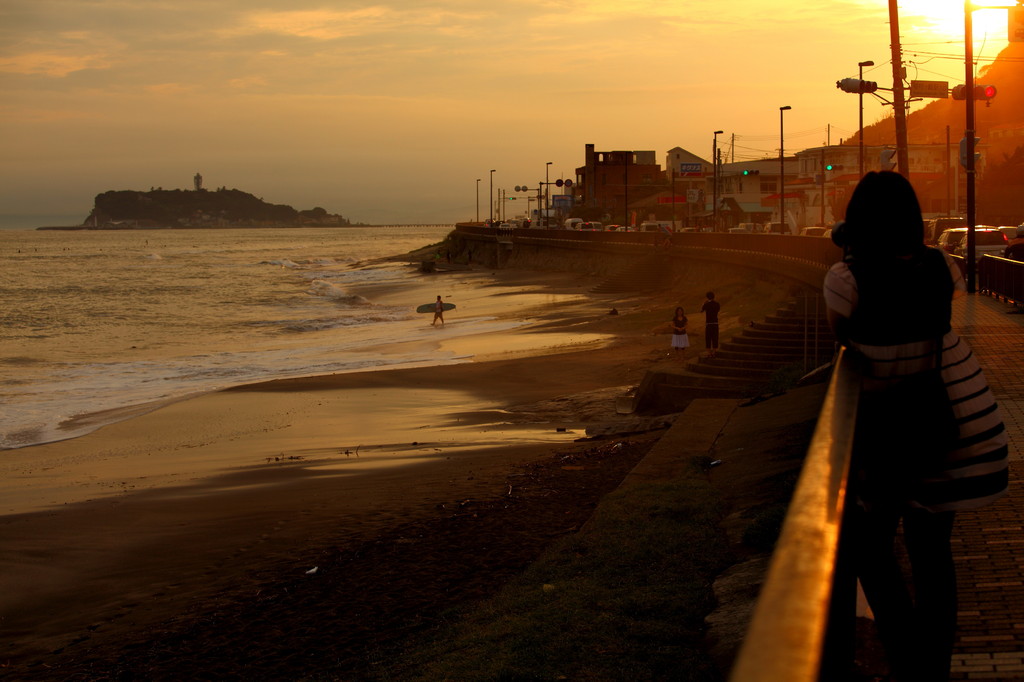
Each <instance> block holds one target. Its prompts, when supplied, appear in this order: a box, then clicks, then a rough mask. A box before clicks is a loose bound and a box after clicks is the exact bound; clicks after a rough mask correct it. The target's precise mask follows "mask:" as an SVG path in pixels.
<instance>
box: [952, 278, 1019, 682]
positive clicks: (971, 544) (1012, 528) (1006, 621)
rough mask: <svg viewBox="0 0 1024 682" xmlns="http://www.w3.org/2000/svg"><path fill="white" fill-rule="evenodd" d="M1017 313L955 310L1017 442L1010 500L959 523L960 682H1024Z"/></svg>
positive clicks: (992, 302) (956, 657)
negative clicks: (967, 681) (994, 681)
mask: <svg viewBox="0 0 1024 682" xmlns="http://www.w3.org/2000/svg"><path fill="white" fill-rule="evenodd" d="M1016 310H1017V309H1015V308H1013V307H1012V306H1009V305H1007V304H1005V303H1003V302H1002V301H999V300H997V299H994V298H991V297H988V296H983V295H980V294H975V295H969V296H967V297H965V298H962V299H960V300H958V301H955V302H954V304H953V327H954V329H955V330H956V331H957V332H958V333H959V334H960V335H961V336H963V337H964V338H965V339H967V341H968V342H969V343H970V344H971V347H972V348H973V349H974V352H975V354H976V355H977V356H978V360H979V362H980V363H981V366H982V369H983V370H984V372H985V376H986V378H987V379H988V382H989V386H991V387H992V391H993V392H994V393H995V396H996V400H997V401H998V402H999V407H1000V409H1001V410H1002V413H1003V419H1004V421H1005V423H1006V427H1007V430H1008V432H1009V437H1010V493H1009V494H1008V495H1007V496H1006V497H1004V498H1003V499H1002V500H1000V501H999V502H998V503H996V504H995V505H992V506H990V507H986V508H984V509H979V510H977V511H973V512H961V513H959V514H958V515H957V522H956V527H955V529H954V533H953V552H954V555H955V560H956V563H957V574H958V583H959V593H960V609H959V611H960V619H959V623H960V631H959V634H958V639H957V645H956V649H955V651H954V653H953V679H954V680H1004V681H1009V680H1018V681H1021V680H1024V481H1022V478H1024V314H1019V313H1017V312H1015V311H1016ZM1018 352H1022V355H1021V356H1018V355H1017V353H1018Z"/></svg>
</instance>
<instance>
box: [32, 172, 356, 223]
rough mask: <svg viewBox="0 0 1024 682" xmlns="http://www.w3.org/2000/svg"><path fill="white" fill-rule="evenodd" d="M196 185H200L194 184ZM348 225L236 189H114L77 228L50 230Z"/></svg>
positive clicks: (99, 199) (318, 212) (337, 218)
mask: <svg viewBox="0 0 1024 682" xmlns="http://www.w3.org/2000/svg"><path fill="white" fill-rule="evenodd" d="M197 184H198V183H197ZM351 225H352V223H351V221H349V220H347V219H346V218H344V217H343V216H341V215H337V214H332V213H328V212H327V211H326V210H325V209H323V208H320V207H316V208H312V209H309V210H304V211H299V210H296V209H294V208H292V207H291V206H287V205H284V204H269V203H267V202H265V201H263V199H261V198H258V197H255V196H253V195H252V194H249V193H247V192H243V191H241V190H238V189H227V188H225V187H221V188H219V189H216V190H212V191H210V190H206V189H202V188H197V189H195V190H182V189H162V188H156V189H150V190H149V191H148V192H140V191H134V190H117V191H109V192H103V193H102V194H98V195H96V199H95V201H94V203H93V208H92V211H91V212H90V213H89V216H88V217H87V218H86V219H85V220H84V221H83V222H82V224H81V225H78V226H74V227H45V228H39V229H49V230H146V229H168V228H215V227H221V228H223V227H349V226H351Z"/></svg>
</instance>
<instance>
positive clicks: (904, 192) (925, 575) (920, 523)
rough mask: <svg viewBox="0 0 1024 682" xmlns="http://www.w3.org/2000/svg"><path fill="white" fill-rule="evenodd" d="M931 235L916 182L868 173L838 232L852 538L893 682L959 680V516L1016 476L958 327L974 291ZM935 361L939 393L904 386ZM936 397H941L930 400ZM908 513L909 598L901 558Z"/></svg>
mask: <svg viewBox="0 0 1024 682" xmlns="http://www.w3.org/2000/svg"><path fill="white" fill-rule="evenodd" d="M923 239H924V226H923V221H922V219H921V210H920V207H919V204H918V201H917V197H916V195H915V194H914V190H913V188H912V187H911V186H910V183H909V182H908V181H907V180H906V179H905V178H904V177H903V176H901V175H899V174H897V173H892V172H884V171H883V172H880V173H875V172H872V173H868V174H867V175H866V176H865V177H864V178H863V179H862V180H861V182H860V183H859V184H858V186H857V188H856V189H855V190H854V193H853V196H852V197H851V199H850V203H849V206H848V207H847V211H846V220H845V222H844V223H841V224H840V225H839V226H837V228H836V229H835V230H833V240H834V241H835V242H836V243H837V244H838V245H839V246H842V247H843V248H844V252H845V257H844V259H843V261H842V262H841V263H836V264H835V265H833V266H832V268H831V269H830V270H829V272H828V274H827V275H826V277H825V286H824V290H825V302H826V306H827V308H828V314H829V320H830V322H831V323H832V327H833V329H834V330H835V333H836V337H837V338H838V339H840V340H841V341H842V342H843V344H844V345H846V346H847V347H848V349H849V350H850V351H851V352H853V353H854V354H855V356H856V357H858V358H859V359H860V361H861V362H860V366H861V372H862V377H863V381H862V391H861V401H860V407H859V408H858V423H857V430H856V435H855V438H854V454H853V460H852V463H851V473H850V492H849V495H848V497H847V509H848V516H847V520H848V525H847V526H846V529H845V530H844V532H848V533H849V541H851V542H852V543H853V544H852V547H851V548H850V551H851V556H852V557H853V560H854V562H855V565H856V569H857V575H858V577H859V578H860V581H861V584H862V586H863V587H864V592H865V595H866V596H867V598H868V602H869V604H870V605H871V608H872V610H873V611H874V613H875V619H876V624H877V626H878V631H879V635H880V637H881V639H882V643H883V645H884V646H885V648H886V652H887V654H888V658H889V660H890V665H891V667H892V673H893V677H894V679H898V680H928V681H929V682H930V681H932V680H946V679H948V678H949V665H950V656H951V654H952V648H953V641H954V638H955V633H956V573H955V569H954V565H953V559H952V551H951V547H950V537H951V534H952V530H953V520H954V513H955V512H956V511H957V510H962V509H974V508H977V507H982V506H984V505H987V504H990V503H992V502H993V501H995V500H996V499H998V498H999V497H1001V496H1002V495H1003V494H1004V493H1005V492H1006V487H1007V481H1008V470H1007V439H1006V432H1005V428H1004V426H1003V422H1002V418H1001V416H1000V414H999V409H998V407H997V405H996V403H995V399H994V398H993V396H992V393H991V391H990V390H989V387H988V384H987V383H986V381H985V377H984V375H983V374H982V371H981V368H980V367H979V365H978V362H977V359H976V358H975V357H974V354H973V353H972V351H971V349H970V347H969V346H968V344H967V343H966V341H964V340H963V339H961V338H960V337H959V336H958V335H957V334H956V333H955V332H954V331H952V329H951V327H950V316H951V303H952V300H953V299H954V298H956V297H959V296H963V295H964V294H965V287H964V283H963V279H962V277H961V275H960V270H959V268H958V267H957V266H956V264H955V263H954V262H953V260H952V259H951V258H950V257H949V256H948V255H947V254H945V253H943V252H941V251H939V250H937V249H933V248H929V247H926V246H924V243H923ZM936 366H939V367H941V374H940V376H941V381H939V380H938V378H936V383H935V386H936V387H935V388H932V389H930V391H931V392H930V393H927V394H925V393H921V391H922V390H923V389H920V388H916V389H914V390H916V391H917V393H915V392H914V390H910V391H908V387H916V386H919V385H920V383H921V377H925V376H926V374H927V373H928V371H929V370H931V369H933V368H935V367H936ZM933 376H935V374H934V373H933ZM943 384H944V387H943ZM929 397H932V398H937V399H938V405H937V406H932V407H928V408H921V407H920V406H923V405H926V404H932V403H934V401H929V400H926V398H929ZM922 412H923V413H922ZM944 426H949V427H951V428H950V429H949V430H948V431H949V433H948V434H943V433H941V432H942V430H943V427H944ZM901 521H902V523H903V536H904V541H905V544H906V547H907V553H908V556H909V558H910V563H911V570H912V573H913V587H914V590H913V593H914V596H913V597H911V593H910V590H909V587H908V585H907V584H906V582H905V580H904V579H903V576H902V573H901V571H900V567H899V563H898V562H897V559H896V555H895V552H894V541H895V537H896V532H897V528H898V527H899V524H900V522H901Z"/></svg>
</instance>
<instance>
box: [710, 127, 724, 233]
mask: <svg viewBox="0 0 1024 682" xmlns="http://www.w3.org/2000/svg"><path fill="white" fill-rule="evenodd" d="M723 132H725V131H724V130H716V131H715V133H714V138H713V140H712V142H711V164H712V165H711V201H712V206H711V215H712V218H711V231H712V232H718V136H719V135H721V134H722V133H723Z"/></svg>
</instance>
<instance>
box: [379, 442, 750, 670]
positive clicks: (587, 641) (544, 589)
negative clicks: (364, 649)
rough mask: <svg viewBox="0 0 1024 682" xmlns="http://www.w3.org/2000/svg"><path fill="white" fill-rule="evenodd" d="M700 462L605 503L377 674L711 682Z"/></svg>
mask: <svg viewBox="0 0 1024 682" xmlns="http://www.w3.org/2000/svg"><path fill="white" fill-rule="evenodd" d="M721 515H722V503H721V501H720V499H719V496H718V493H717V492H716V491H715V490H714V488H713V487H712V486H711V485H710V483H709V482H708V481H707V477H706V475H705V473H704V471H703V470H702V467H701V465H700V463H699V462H697V461H694V462H692V466H691V467H689V470H688V471H687V472H686V473H685V474H684V475H681V476H679V477H677V478H675V479H672V480H669V481H665V482H659V483H650V484H640V485H634V486H630V487H628V488H627V489H625V490H619V491H616V492H615V493H612V494H611V495H609V496H607V497H606V498H605V499H604V500H603V501H602V503H601V505H600V506H599V508H598V510H597V512H596V513H595V515H594V517H593V518H592V519H591V521H590V523H589V524H588V526H587V527H586V528H585V529H584V530H583V531H581V532H580V533H577V534H576V535H574V536H572V537H570V538H566V539H565V540H563V541H562V542H561V543H558V544H557V545H556V546H554V547H553V548H552V549H551V550H550V551H548V552H547V553H546V554H545V555H544V556H543V557H542V558H541V559H540V560H538V561H537V562H535V563H534V564H533V565H532V566H530V567H529V568H528V569H527V570H526V571H525V572H524V573H523V574H522V575H521V576H520V577H519V578H518V579H516V580H515V581H513V582H512V583H510V584H509V585H508V586H507V587H506V588H505V589H504V590H502V591H501V592H500V593H499V594H498V595H497V596H496V597H495V598H493V599H491V600H489V601H487V602H485V603H483V604H482V605H480V606H479V607H477V608H476V609H475V610H473V611H472V612H470V613H466V614H447V618H448V619H449V622H450V626H449V627H446V628H442V629H441V630H440V631H439V632H437V633H436V635H435V637H434V639H433V640H432V641H429V642H422V643H420V644H419V645H417V646H415V647H413V649H412V650H408V651H406V652H404V653H403V654H402V655H401V656H398V657H396V659H398V660H394V661H393V662H391V663H390V664H387V665H381V666H380V667H379V669H378V670H377V672H378V678H379V679H387V680H468V679H472V680H555V679H577V680H578V679H586V680H622V679H631V680H659V679H673V680H693V681H695V682H697V681H699V682H704V681H708V682H710V681H712V680H720V679H721V674H720V672H719V671H718V669H717V668H716V667H715V665H714V663H713V662H712V661H711V659H710V658H709V657H708V656H707V655H706V654H705V652H704V617H705V615H706V614H707V613H708V612H709V611H711V609H712V608H714V595H713V592H712V589H711V584H712V580H713V578H714V576H715V575H716V574H717V573H719V572H720V571H721V570H722V569H723V568H724V567H725V566H727V565H728V564H729V563H730V553H729V547H728V541H727V539H726V537H725V535H724V533H723V532H722V530H721V528H720V527H719V521H720V520H721Z"/></svg>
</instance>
